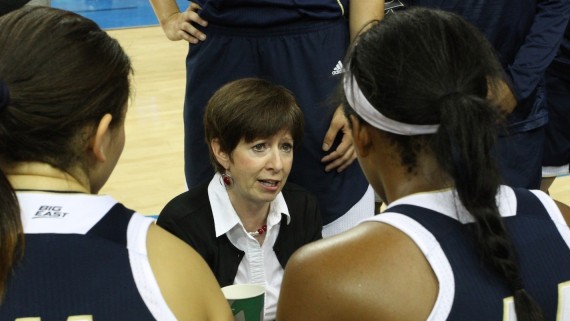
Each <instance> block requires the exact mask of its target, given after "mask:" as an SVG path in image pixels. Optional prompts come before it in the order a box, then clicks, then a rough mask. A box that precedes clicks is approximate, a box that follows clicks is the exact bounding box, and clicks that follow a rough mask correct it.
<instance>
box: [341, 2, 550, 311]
mask: <svg viewBox="0 0 570 321" xmlns="http://www.w3.org/2000/svg"><path fill="white" fill-rule="evenodd" d="M346 66H347V68H348V71H349V72H350V73H351V74H352V75H354V77H355V79H356V80H357V82H358V84H359V86H360V88H361V89H362V92H363V93H364V94H365V95H366V97H367V98H368V100H369V101H370V102H371V103H372V105H373V106H375V108H377V109H378V110H379V111H380V112H381V113H382V114H383V115H385V116H387V117H389V118H391V119H394V120H397V121H400V122H404V123H409V124H418V125H427V124H439V129H438V131H437V133H435V134H433V135H420V136H401V135H394V134H390V135H391V137H392V140H393V141H394V142H395V144H396V145H397V146H399V150H400V154H401V155H400V156H401V160H402V163H403V165H405V166H407V167H408V168H410V169H411V170H413V168H415V166H416V164H415V162H416V155H417V154H418V152H419V151H420V150H422V149H426V150H430V151H431V153H433V154H434V155H435V157H436V159H437V162H438V164H439V166H440V168H441V169H442V170H443V171H444V172H445V173H447V175H448V176H449V177H450V178H451V179H452V180H453V184H454V186H455V189H456V193H457V196H458V197H459V199H460V200H461V202H462V204H463V205H464V206H465V208H466V209H467V210H468V211H469V213H470V214H471V215H472V216H473V218H474V219H475V224H474V233H473V234H474V239H475V241H476V244H477V245H478V249H479V251H480V255H481V257H482V259H483V261H484V262H485V263H486V264H487V265H488V266H490V267H492V268H493V269H494V270H495V271H497V273H498V274H499V275H501V276H502V277H503V278H504V279H505V280H506V282H507V284H508V285H509V286H510V288H511V289H512V291H513V293H514V302H515V309H516V313H517V318H518V320H519V321H542V320H544V316H543V313H542V310H541V308H540V307H539V306H538V304H537V303H536V302H535V301H534V300H533V298H532V297H531V296H530V295H529V294H528V293H527V292H526V291H525V289H524V284H523V280H522V279H521V277H520V272H519V267H518V265H517V255H516V251H515V249H514V247H513V244H512V241H511V238H510V236H509V233H508V231H507V230H506V228H505V225H504V224H503V220H502V218H501V216H500V213H499V210H498V208H497V204H496V199H495V198H496V195H497V192H498V189H499V186H500V183H501V182H500V175H499V173H498V170H497V167H496V164H495V161H494V159H493V158H492V156H491V153H490V150H491V147H492V146H493V144H494V142H495V138H496V137H497V129H498V122H499V119H500V115H499V111H498V108H497V106H493V105H492V104H491V103H490V101H489V100H488V99H487V97H488V94H489V93H491V92H492V91H493V90H494V89H495V88H496V87H497V86H496V85H495V82H496V81H497V80H498V79H501V77H502V76H503V72H502V69H501V66H500V64H499V63H498V61H497V59H496V57H495V55H494V50H493V48H492V47H491V46H490V44H489V43H488V42H487V41H486V39H485V38H484V36H483V35H482V34H481V33H480V32H479V31H478V30H476V29H475V28H474V27H473V26H471V25H470V24H468V23H467V22H466V21H465V20H464V19H463V18H461V17H460V16H458V15H455V14H452V13H448V12H443V11H437V10H432V9H422V8H414V9H408V10H405V11H401V12H398V13H395V14H393V15H389V16H386V17H385V19H384V20H383V21H381V22H379V23H378V25H376V26H373V27H372V28H370V29H369V30H368V31H367V32H365V33H364V34H363V35H362V36H361V37H360V38H358V39H357V40H356V42H355V45H354V46H353V48H351V50H350V52H349V55H348V57H347V63H346ZM345 106H347V104H345ZM347 112H348V113H353V111H352V110H350V108H347ZM361 121H362V120H361Z"/></svg>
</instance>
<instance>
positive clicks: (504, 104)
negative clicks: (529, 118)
mask: <svg viewBox="0 0 570 321" xmlns="http://www.w3.org/2000/svg"><path fill="white" fill-rule="evenodd" d="M487 98H488V99H490V100H491V101H492V102H493V103H494V104H495V105H497V106H498V107H499V110H500V111H501V113H502V114H503V115H505V116H506V115H508V114H510V113H512V112H513V110H515V108H516V107H517V99H516V98H515V95H514V94H513V91H512V90H511V87H509V85H508V84H507V82H506V81H504V80H502V79H500V80H499V82H498V83H497V86H496V88H493V89H492V90H490V91H489V94H488V96H487Z"/></svg>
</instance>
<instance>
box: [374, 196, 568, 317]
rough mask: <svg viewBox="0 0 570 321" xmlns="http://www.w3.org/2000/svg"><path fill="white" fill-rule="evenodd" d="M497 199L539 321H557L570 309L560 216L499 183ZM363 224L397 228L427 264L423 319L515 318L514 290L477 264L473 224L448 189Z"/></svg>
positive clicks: (546, 201) (551, 206) (543, 201)
mask: <svg viewBox="0 0 570 321" xmlns="http://www.w3.org/2000/svg"><path fill="white" fill-rule="evenodd" d="M497 199H498V206H499V211H500V213H501V216H502V217H503V221H504V222H505V225H506V228H507V230H508V232H509V233H510V235H511V237H512V240H513V244H514V247H515V249H516V251H517V257H518V265H519V267H520V271H521V277H522V281H523V283H524V285H525V289H526V290H527V291H528V293H530V294H531V295H532V296H533V297H534V298H535V300H536V301H537V302H538V303H539V304H540V306H541V307H542V309H543V310H544V312H545V316H546V320H552V321H554V320H561V319H557V313H558V314H563V315H564V317H565V318H568V317H570V310H568V309H567V308H566V310H560V311H559V310H558V309H559V305H560V306H561V307H562V306H563V305H566V306H568V304H570V268H569V267H570V247H569V246H570V230H569V228H568V226H567V225H566V223H565V222H564V219H563V218H562V215H561V213H560V211H559V210H558V208H557V207H556V205H555V203H554V202H553V201H552V200H551V199H550V198H549V197H548V196H547V195H546V194H544V193H542V192H540V191H528V190H524V189H515V190H513V189H511V188H508V187H505V186H503V187H501V189H500V193H499V194H498V197H497ZM370 220H374V221H379V222H384V223H387V224H390V225H393V226H394V227H396V228H398V229H400V230H402V232H404V233H406V234H407V235H408V236H409V237H410V238H411V239H412V240H414V242H415V243H416V244H417V245H418V247H419V248H420V249H421V250H422V252H423V253H424V255H425V256H426V258H427V260H428V261H429V263H430V265H431V267H432V269H433V271H434V273H435V275H436V277H437V279H438V282H439V293H438V298H437V300H436V303H435V306H434V308H433V310H432V313H431V315H430V318H429V320H434V321H435V320H449V321H467V320H486V321H493V320H496V321H499V320H514V315H513V314H514V310H513V307H514V306H513V303H512V295H513V292H512V290H511V289H510V288H509V286H508V285H507V283H506V281H505V279H504V278H502V277H501V276H500V275H498V274H497V273H496V272H495V271H494V270H492V269H491V268H489V267H487V266H486V265H484V264H483V263H482V262H481V259H480V256H479V251H478V249H477V247H476V245H475V242H474V238H473V234H472V232H473V231H472V229H473V219H472V217H471V216H470V215H469V213H467V211H466V210H465V208H464V207H463V206H462V205H461V203H459V201H458V199H457V197H456V195H455V193H454V192H452V191H445V192H434V193H422V194H415V195H410V196H408V197H405V198H402V199H400V200H398V201H396V202H394V203H393V204H391V205H390V206H389V208H388V209H387V210H386V211H385V212H384V213H383V214H381V215H378V216H376V217H375V218H373V219H370ZM566 292H567V293H566ZM505 314H507V315H508V317H507V318H505V319H504V318H503V317H504V315H505ZM558 317H561V316H558Z"/></svg>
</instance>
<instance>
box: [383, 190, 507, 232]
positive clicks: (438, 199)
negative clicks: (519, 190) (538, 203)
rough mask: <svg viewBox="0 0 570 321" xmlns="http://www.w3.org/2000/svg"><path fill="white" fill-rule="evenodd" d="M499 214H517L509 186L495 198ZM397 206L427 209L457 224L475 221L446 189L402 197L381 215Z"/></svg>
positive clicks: (454, 194)
mask: <svg viewBox="0 0 570 321" xmlns="http://www.w3.org/2000/svg"><path fill="white" fill-rule="evenodd" d="M495 199H496V201H497V206H498V208H499V213H501V216H502V217H509V216H514V215H516V212H517V198H516V196H515V192H514V191H513V189H512V188H511V187H509V186H505V185H501V186H500V187H499V190H498V191H497V195H496V196H495ZM399 204H410V205H416V206H420V207H425V208H429V209H431V210H433V211H436V212H439V213H442V214H444V215H447V216H449V217H451V218H453V219H456V220H458V221H459V222H461V223H463V224H465V223H472V222H474V221H475V219H474V218H473V216H472V215H471V214H469V212H468V211H467V209H465V207H464V206H463V204H462V203H461V201H460V200H459V196H458V195H457V191H456V190H454V189H446V190H439V191H432V192H423V193H416V194H411V195H408V196H405V197H402V198H400V199H398V200H396V201H394V202H392V203H390V205H389V206H388V208H387V209H386V210H385V211H384V212H383V213H388V212H390V209H391V208H392V207H394V206H396V205H399Z"/></svg>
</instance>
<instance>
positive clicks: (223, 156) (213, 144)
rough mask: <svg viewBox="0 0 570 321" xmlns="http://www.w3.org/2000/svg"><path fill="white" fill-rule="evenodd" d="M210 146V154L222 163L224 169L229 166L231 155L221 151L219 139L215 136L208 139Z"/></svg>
mask: <svg viewBox="0 0 570 321" xmlns="http://www.w3.org/2000/svg"><path fill="white" fill-rule="evenodd" d="M210 148H211V149H212V154H214V157H215V158H216V160H217V161H218V163H220V165H222V166H223V167H224V168H225V169H228V168H230V164H231V157H230V155H229V154H228V153H226V152H224V151H222V148H221V146H220V141H219V140H218V139H217V138H214V139H212V140H211V141H210Z"/></svg>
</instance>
